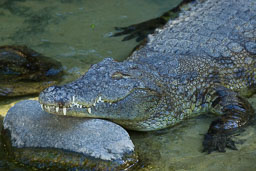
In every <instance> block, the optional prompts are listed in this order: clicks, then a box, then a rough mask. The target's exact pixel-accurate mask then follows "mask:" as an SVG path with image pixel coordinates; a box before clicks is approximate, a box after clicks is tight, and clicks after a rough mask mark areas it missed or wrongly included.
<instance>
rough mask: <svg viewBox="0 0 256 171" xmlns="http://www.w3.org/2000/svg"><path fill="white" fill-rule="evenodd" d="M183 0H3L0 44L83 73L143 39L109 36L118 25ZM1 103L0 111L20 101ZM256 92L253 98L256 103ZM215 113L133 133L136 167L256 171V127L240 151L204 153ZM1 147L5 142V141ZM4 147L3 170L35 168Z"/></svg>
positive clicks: (72, 75) (69, 73)
mask: <svg viewBox="0 0 256 171" xmlns="http://www.w3.org/2000/svg"><path fill="white" fill-rule="evenodd" d="M179 2H180V0H105V1H104V0H55V1H53V0H0V21H1V24H0V40H1V41H0V45H7V44H8V45H9V44H25V45H27V46H28V47H30V48H32V49H34V50H36V51H38V52H40V53H42V54H44V55H45V56H49V57H52V58H54V59H56V60H58V61H60V62H61V63H62V64H63V66H64V68H65V71H66V76H65V80H64V82H68V81H71V80H74V79H76V78H78V77H79V76H80V75H82V74H84V72H86V71H87V70H88V68H89V67H90V66H91V65H92V64H94V63H97V62H99V61H101V60H102V59H104V58H106V57H112V58H114V59H115V60H117V61H122V60H124V59H126V58H127V57H128V55H129V54H130V52H131V51H132V49H133V48H134V47H135V46H136V45H137V44H138V43H137V42H135V40H131V41H127V42H122V41H121V39H122V37H115V38H113V37H110V35H112V34H113V33H114V32H115V31H114V27H115V26H127V25H130V24H134V23H139V22H142V21H145V20H148V19H151V18H154V17H157V16H160V15H161V14H162V13H163V12H165V11H167V10H168V9H170V8H172V7H173V6H175V5H176V4H178V3H179ZM26 98H28V97H25V98H15V99H8V100H5V101H2V102H0V114H1V115H5V114H6V112H7V110H8V109H9V108H10V107H11V106H12V105H13V104H14V103H16V102H17V101H19V100H22V99H26ZM255 99H256V97H254V98H252V99H251V102H252V104H253V106H256V100H255ZM212 119H213V118H209V117H200V118H195V119H191V120H188V121H185V122H183V123H182V124H181V125H178V126H176V127H174V128H168V129H165V130H161V131H155V132H146V133H142V132H129V133H130V135H131V138H132V140H133V142H134V144H135V146H136V150H137V152H138V154H139V156H140V163H139V165H138V167H137V168H135V170H159V171H162V170H175V171H176V170H179V171H182V170H199V171H205V170H213V171H215V170H218V171H220V170H232V171H235V170H237V171H240V170H245V171H250V170H256V163H255V159H256V133H255V129H256V127H255V126H250V127H248V128H247V129H246V130H245V131H244V132H243V133H241V134H240V135H239V136H236V137H234V139H237V141H238V142H243V144H237V147H238V149H239V150H238V151H232V150H227V152H226V153H212V154H211V155H207V154H205V153H202V152H201V151H202V139H203V134H204V133H206V131H207V129H208V126H209V124H210V122H211V120H212ZM0 147H1V144H0ZM4 155H5V154H4V153H3V151H1V150H0V170H1V169H2V170H15V169H19V170H30V169H29V168H27V167H26V166H18V165H17V164H16V163H14V162H6V161H5V160H6V159H5V157H4Z"/></svg>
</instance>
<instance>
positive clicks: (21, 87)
mask: <svg viewBox="0 0 256 171" xmlns="http://www.w3.org/2000/svg"><path fill="white" fill-rule="evenodd" d="M61 75H62V66H61V64H60V63H59V62H57V61H55V60H53V59H51V58H48V57H45V56H43V55H41V54H39V53H37V52H35V51H33V50H32V49H29V48H28V47H26V46H0V83H1V84H0V98H1V97H6V96H22V95H27V94H37V93H39V92H40V91H42V90H43V89H45V88H46V87H48V86H51V85H54V84H56V83H57V81H58V80H60V78H61Z"/></svg>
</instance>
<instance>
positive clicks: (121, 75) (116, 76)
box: [111, 72, 131, 80]
mask: <svg viewBox="0 0 256 171" xmlns="http://www.w3.org/2000/svg"><path fill="white" fill-rule="evenodd" d="M111 77H112V78H113V79H115V80H120V79H122V78H130V77H131V76H130V75H129V74H124V73H121V72H115V73H113V74H112V76H111Z"/></svg>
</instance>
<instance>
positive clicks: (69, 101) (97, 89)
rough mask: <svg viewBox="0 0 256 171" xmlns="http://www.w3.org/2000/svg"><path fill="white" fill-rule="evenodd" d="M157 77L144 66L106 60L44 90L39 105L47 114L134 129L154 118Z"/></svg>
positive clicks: (156, 102)
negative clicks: (77, 76)
mask: <svg viewBox="0 0 256 171" xmlns="http://www.w3.org/2000/svg"><path fill="white" fill-rule="evenodd" d="M158 78H159V77H158V75H157V73H156V72H154V71H152V69H150V68H148V67H145V66H143V65H140V64H134V63H132V62H129V61H125V62H115V61H114V60H113V59H111V58H106V59H104V60H103V61H102V62H100V63H98V64H95V65H93V66H92V67H91V68H90V69H89V71H88V72H87V73H86V74H85V75H84V76H82V77H81V78H79V79H78V80H76V81H74V82H71V83H69V84H66V85H63V86H52V87H49V88H47V89H45V90H44V91H43V92H41V94H40V96H39V102H40V103H41V106H42V108H43V109H44V110H45V111H46V112H49V113H53V114H58V115H67V116H77V117H90V118H104V119H109V120H112V121H114V122H116V123H119V124H120V125H123V126H124V127H126V128H128V129H134V130H136V129H140V128H137V127H134V125H136V124H135V123H139V122H143V121H145V120H146V119H147V118H149V117H151V116H152V115H154V110H152V109H154V108H156V106H157V105H158V102H159V100H160V99H161V96H162V95H161V91H160V88H159V86H158V81H157V80H158ZM130 125H132V126H130ZM147 129H150V128H147Z"/></svg>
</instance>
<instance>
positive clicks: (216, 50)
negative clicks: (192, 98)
mask: <svg viewBox="0 0 256 171" xmlns="http://www.w3.org/2000/svg"><path fill="white" fill-rule="evenodd" d="M156 35H157V36H156ZM255 55H256V1H255V0H229V1H226V0H209V1H206V2H204V3H199V4H198V5H196V6H195V7H192V8H191V9H190V10H188V11H184V12H183V13H181V15H180V17H179V18H178V19H177V20H173V21H169V22H168V24H167V25H166V26H165V27H164V28H163V29H158V30H157V31H156V32H155V33H154V35H153V36H152V35H150V36H149V38H148V43H147V44H146V45H145V46H144V47H143V48H141V49H140V50H138V51H135V52H134V53H133V54H132V56H131V57H130V58H129V60H132V61H133V62H136V63H142V64H145V65H148V66H149V67H151V68H152V69H153V70H157V71H158V72H159V74H160V75H161V76H162V77H163V78H164V81H165V82H170V80H175V79H177V78H178V81H182V80H184V79H185V81H186V80H187V79H191V78H195V77H198V79H199V78H200V79H201V78H202V77H209V75H212V74H213V73H215V75H218V79H219V81H221V82H224V83H225V84H226V85H227V87H230V88H235V89H236V88H241V87H246V86H248V84H252V83H253V80H250V81H248V77H250V78H251V79H254V76H252V75H253V70H254V68H255V66H254V65H255V60H254V58H255ZM248 70H250V72H248ZM251 71H252V72H251ZM181 77H182V78H181ZM241 82H242V83H241ZM234 83H241V85H234ZM242 84H243V85H242ZM232 86H233V87H232Z"/></svg>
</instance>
